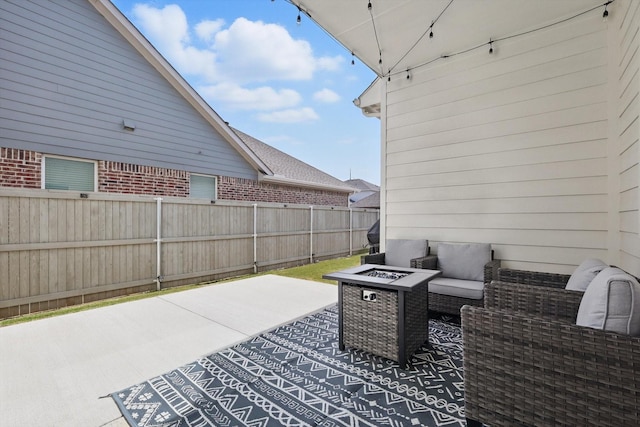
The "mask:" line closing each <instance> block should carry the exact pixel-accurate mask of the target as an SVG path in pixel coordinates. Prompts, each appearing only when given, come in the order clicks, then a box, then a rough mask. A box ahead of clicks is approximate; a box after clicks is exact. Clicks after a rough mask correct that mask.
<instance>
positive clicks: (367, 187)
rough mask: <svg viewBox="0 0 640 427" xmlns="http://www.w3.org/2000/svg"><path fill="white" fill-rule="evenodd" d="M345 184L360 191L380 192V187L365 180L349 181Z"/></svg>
mask: <svg viewBox="0 0 640 427" xmlns="http://www.w3.org/2000/svg"><path fill="white" fill-rule="evenodd" d="M344 183H345V184H347V185H348V186H350V187H353V188H355V189H357V190H358V191H380V187H379V186H378V185H375V184H372V183H370V182H369V181H365V180H364V179H348V180H346V181H345V182H344Z"/></svg>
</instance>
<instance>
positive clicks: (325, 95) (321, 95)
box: [313, 88, 340, 104]
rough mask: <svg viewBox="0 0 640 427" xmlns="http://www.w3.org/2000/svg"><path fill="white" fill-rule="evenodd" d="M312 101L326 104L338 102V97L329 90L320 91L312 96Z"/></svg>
mask: <svg viewBox="0 0 640 427" xmlns="http://www.w3.org/2000/svg"><path fill="white" fill-rule="evenodd" d="M313 99H315V100H316V101H318V102H326V103H327V104H330V103H333V102H338V101H340V95H338V94H337V93H335V92H334V91H332V90H331V89H326V88H325V89H322V90H319V91H317V92H316V93H314V94H313Z"/></svg>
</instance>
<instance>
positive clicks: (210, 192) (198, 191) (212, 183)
mask: <svg viewBox="0 0 640 427" xmlns="http://www.w3.org/2000/svg"><path fill="white" fill-rule="evenodd" d="M189 187H190V188H189V197H194V198H198V199H209V200H216V197H217V194H216V192H217V185H216V177H215V176H206V175H194V174H191V180H190V183H189Z"/></svg>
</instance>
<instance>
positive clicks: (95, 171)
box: [40, 154, 217, 193]
mask: <svg viewBox="0 0 640 427" xmlns="http://www.w3.org/2000/svg"><path fill="white" fill-rule="evenodd" d="M47 158H53V159H62V160H71V161H73V162H85V163H93V190H92V191H93V192H94V193H97V192H98V162H97V161H96V160H88V159H80V158H78V157H67V156H56V155H53V154H44V155H43V156H42V172H41V177H42V178H41V182H40V188H42V189H43V190H45V189H46V188H45V186H46V182H45V180H46V176H47V175H46V171H45V167H46V166H45V165H46V159H47ZM216 188H217V187H216ZM57 191H76V192H77V191H80V190H57Z"/></svg>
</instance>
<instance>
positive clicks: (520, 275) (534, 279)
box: [496, 268, 571, 288]
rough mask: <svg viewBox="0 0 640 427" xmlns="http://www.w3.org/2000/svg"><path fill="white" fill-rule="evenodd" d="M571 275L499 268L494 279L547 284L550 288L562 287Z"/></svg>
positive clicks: (529, 283) (538, 284) (506, 281)
mask: <svg viewBox="0 0 640 427" xmlns="http://www.w3.org/2000/svg"><path fill="white" fill-rule="evenodd" d="M570 277H571V275H569V274H556V273H545V272H541V271H526V270H514V269H511V268H500V269H498V274H497V277H496V279H497V280H498V281H499V282H505V283H520V284H523V285H536V286H547V287H552V288H564V287H565V286H566V285H567V282H568V281H569V278H570Z"/></svg>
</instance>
